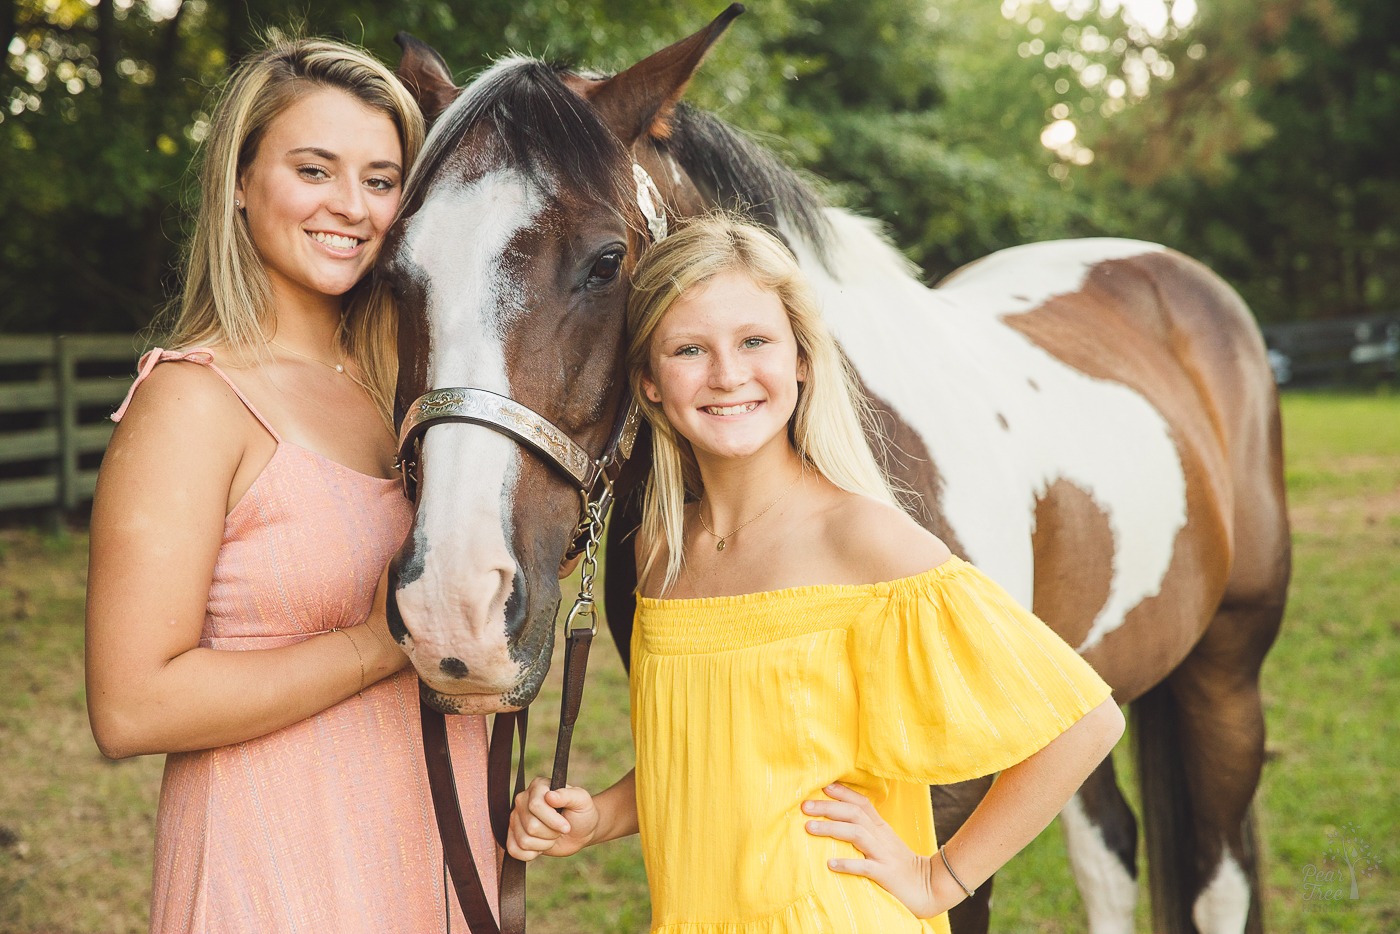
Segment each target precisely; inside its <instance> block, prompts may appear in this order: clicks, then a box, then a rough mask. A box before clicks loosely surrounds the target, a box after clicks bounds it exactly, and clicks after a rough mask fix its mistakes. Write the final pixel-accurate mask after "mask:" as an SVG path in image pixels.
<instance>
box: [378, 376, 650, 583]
mask: <svg viewBox="0 0 1400 934" xmlns="http://www.w3.org/2000/svg"><path fill="white" fill-rule="evenodd" d="M447 422H457V423H466V424H472V425H485V426H486V427H487V428H492V429H494V430H496V431H498V432H500V433H501V434H504V435H506V436H508V437H510V438H514V439H515V440H516V441H518V442H520V443H521V444H523V445H525V447H527V448H529V449H530V450H531V451H534V452H535V453H536V454H538V455H539V456H540V457H541V459H543V460H544V461H545V463H547V464H549V465H550V466H551V467H553V468H555V469H556V470H557V471H559V472H560V473H562V474H563V475H564V477H565V478H566V479H568V480H570V481H571V482H572V483H573V485H574V488H575V489H576V490H578V493H579V496H580V497H581V498H582V503H581V505H580V510H579V520H578V524H577V525H576V526H575V528H574V538H573V540H572V541H571V543H570V545H569V549H568V550H567V551H566V552H565V554H564V557H565V559H572V558H575V557H577V556H578V555H579V554H580V553H581V552H582V551H583V548H584V543H583V535H584V532H585V531H586V530H585V525H586V523H587V521H588V515H589V506H590V505H591V504H594V503H596V504H597V506H598V509H599V512H600V513H602V514H604V515H606V514H607V511H608V507H609V506H611V505H612V484H613V481H614V480H616V479H617V476H618V474H619V473H621V471H622V465H623V464H624V463H625V462H626V461H627V458H629V457H631V456H632V445H633V443H634V442H635V441H636V440H637V427H638V426H639V425H640V423H641V412H640V410H639V409H638V408H637V406H636V404H635V403H631V402H627V403H624V404H623V405H622V406H621V407H620V408H619V410H618V414H617V419H616V421H615V422H614V423H613V430H612V433H611V435H610V436H609V438H608V443H607V445H606V446H605V447H604V448H603V453H602V455H601V456H600V457H598V458H597V459H596V460H595V459H594V458H593V457H591V456H590V455H589V453H588V452H587V451H585V450H584V449H583V448H582V447H580V446H579V445H578V443H577V442H575V441H574V440H573V439H572V438H570V437H569V436H568V435H567V434H565V433H564V432H563V431H562V430H561V429H560V428H559V427H558V426H557V425H555V424H554V423H553V422H551V421H550V420H549V419H547V418H545V417H544V416H543V415H540V414H539V413H538V412H536V411H535V410H534V409H531V408H530V407H529V406H526V405H523V404H521V403H519V402H516V401H515V400H514V399H511V398H509V397H507V396H502V395H499V394H498V393H494V392H491V391H490V390H487V389H473V388H470V387H453V388H450V389H433V390H429V391H428V392H425V393H424V394H423V395H421V396H419V397H418V398H417V399H415V400H414V401H413V404H412V405H411V406H409V408H408V412H407V413H405V415H404V419H403V425H402V427H400V428H399V453H398V458H397V463H396V466H397V467H398V468H399V471H400V473H401V474H402V476H403V490H404V495H405V496H407V497H408V498H409V499H410V500H413V501H414V502H417V499H418V497H417V486H418V478H417V475H416V471H417V469H418V457H419V454H420V448H421V446H422V439H423V436H424V435H425V434H427V431H428V429H429V428H431V427H433V426H434V425H440V424H443V423H447Z"/></svg>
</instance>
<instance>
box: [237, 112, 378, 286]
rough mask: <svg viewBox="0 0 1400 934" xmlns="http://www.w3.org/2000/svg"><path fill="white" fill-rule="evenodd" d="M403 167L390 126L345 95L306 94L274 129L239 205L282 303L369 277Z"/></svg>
mask: <svg viewBox="0 0 1400 934" xmlns="http://www.w3.org/2000/svg"><path fill="white" fill-rule="evenodd" d="M402 164H403V150H402V147H401V146H400V144H399V134H398V130H397V129H396V128H395V126H394V122H393V121H392V120H391V119H389V117H388V116H387V115H386V114H384V113H381V112H380V111H377V110H374V109H371V108H370V107H368V106H366V105H365V104H364V103H362V102H361V101H359V100H358V99H356V98H355V97H353V96H352V95H350V94H349V93H347V92H345V91H342V90H339V89H335V88H323V89H320V90H316V91H312V92H310V93H308V94H306V95H305V96H303V97H301V98H300V99H299V100H297V101H296V102H295V103H293V104H292V105H291V106H289V107H288V108H287V109H286V110H284V111H282V112H281V113H280V114H278V115H277V116H276V117H275V118H274V119H273V120H272V122H271V123H270V124H269V125H268V128H267V132H266V133H265V134H264V136H263V138H262V139H261V140H260V141H259V142H258V148H257V152H256V154H255V155H254V156H253V160H252V162H251V163H250V164H249V165H248V166H247V168H245V169H244V170H243V172H242V175H241V177H240V178H239V184H238V191H237V197H238V198H239V200H241V201H242V202H243V209H244V212H245V217H246V218H247V221H248V231H249V233H250V234H251V236H252V238H253V244H254V245H255V246H256V247H257V249H258V253H259V254H260V255H261V256H262V260H263V265H264V268H265V269H266V270H267V275H268V278H269V279H270V280H271V283H272V292H273V295H274V296H275V298H276V299H277V301H278V302H279V303H281V302H285V301H294V302H296V301H300V302H307V301H309V302H313V303H314V302H323V301H325V300H327V299H328V298H330V297H332V296H340V295H344V294H345V293H346V292H348V291H349V290H350V289H351V288H352V287H353V286H354V285H355V283H357V282H359V281H360V279H361V278H362V277H363V276H364V275H365V273H366V272H368V271H369V268H370V264H371V263H373V262H374V258H375V256H376V255H377V254H378V252H379V246H380V243H381V241H382V238H383V236H384V233H385V231H386V230H387V229H388V227H389V224H390V222H391V221H393V219H394V212H395V211H396V210H397V209H398V206H399V195H400V183H401V182H402V176H403V168H402Z"/></svg>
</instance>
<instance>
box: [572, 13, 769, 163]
mask: <svg viewBox="0 0 1400 934" xmlns="http://www.w3.org/2000/svg"><path fill="white" fill-rule="evenodd" d="M743 12H744V5H743V4H742V3H732V4H730V5H729V8H728V9H727V10H725V11H724V12H723V13H721V14H720V15H719V16H717V17H715V20H714V22H712V23H710V25H708V26H706V27H705V28H704V29H702V30H700V31H699V32H697V33H696V34H695V35H693V36H690V37H689V38H687V39H682V40H681V41H680V42H677V43H676V44H675V45H669V46H667V47H666V48H664V49H662V50H661V51H660V52H656V53H653V54H652V55H650V56H648V57H646V58H644V59H642V60H641V61H640V62H638V63H637V64H635V65H633V66H632V67H631V68H629V69H627V70H626V71H624V72H621V73H620V74H617V75H615V76H613V77H612V78H609V79H607V80H606V81H603V82H601V83H599V84H597V85H594V86H593V87H592V88H590V89H589V90H588V91H586V92H585V93H586V94H587V95H588V97H589V99H590V100H592V102H593V106H594V107H596V108H597V109H598V112H599V114H601V115H602V117H603V120H604V121H605V122H606V123H607V124H608V126H609V127H611V128H612V131H613V132H614V133H616V134H617V137H618V139H620V140H622V142H623V143H625V144H627V145H628V146H630V145H632V144H633V143H635V142H636V141H637V140H638V139H640V138H641V137H642V136H643V135H644V134H647V133H652V134H654V135H656V136H659V137H663V138H664V137H665V136H666V135H667V134H668V132H669V128H668V125H667V119H668V118H669V117H670V115H671V111H672V110H674V109H675V106H676V102H677V101H679V100H680V99H681V95H682V94H684V93H685V86H686V84H688V83H689V82H690V76H691V75H693V74H695V70H696V69H697V68H699V67H700V62H702V61H703V60H704V58H705V53H707V52H709V50H710V46H712V45H714V44H715V40H717V39H718V38H719V37H720V36H721V35H722V34H723V33H724V31H725V29H727V28H728V27H729V24H730V23H731V22H733V21H734V18H735V17H737V16H738V15H739V14H740V13H743Z"/></svg>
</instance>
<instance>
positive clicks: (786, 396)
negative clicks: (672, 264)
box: [641, 271, 806, 461]
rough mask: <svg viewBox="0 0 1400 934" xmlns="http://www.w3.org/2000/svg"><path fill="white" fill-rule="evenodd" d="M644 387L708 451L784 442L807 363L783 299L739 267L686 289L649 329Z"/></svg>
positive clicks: (742, 451)
mask: <svg viewBox="0 0 1400 934" xmlns="http://www.w3.org/2000/svg"><path fill="white" fill-rule="evenodd" d="M647 370H648V372H647V374H646V375H645V376H643V377H642V379H641V383H642V391H643V392H645V393H646V396H647V398H648V399H650V400H651V401H652V402H656V403H660V405H661V409H662V411H663V412H664V413H665V415H666V419H667V421H669V422H670V423H671V426H672V427H674V428H675V429H676V431H677V432H679V433H680V435H681V436H682V437H684V438H685V439H686V440H687V441H689V442H690V444H691V447H692V448H693V449H694V451H695V456H696V458H697V459H699V460H702V461H703V460H705V459H706V458H707V457H712V458H721V459H732V458H744V457H750V456H752V455H754V454H756V453H758V452H759V451H761V450H763V449H764V448H766V447H767V446H769V445H770V444H774V443H778V444H784V445H786V444H787V443H788V440H787V426H788V421H789V419H791V418H792V413H793V410H794V409H795V408H796V406H797V389H798V383H800V382H801V381H802V380H803V379H805V378H806V363H805V361H803V360H802V359H801V356H800V354H799V353H798V348H797V340H796V338H795V337H794V336H793V333H792V325H791V323H790V322H789V320H788V314H787V309H785V308H784V307H783V303H782V300H781V299H779V297H778V296H777V295H776V294H774V293H773V292H770V291H768V290H766V289H764V288H762V287H760V286H759V285H758V284H757V283H755V282H754V281H753V280H752V279H750V278H749V277H748V276H747V275H745V274H744V273H742V272H737V271H735V272H724V273H720V274H719V275H717V276H715V277H714V278H712V279H709V280H708V281H706V282H704V283H701V284H700V285H697V286H694V287H693V288H691V289H689V290H688V291H686V292H685V293H683V294H682V295H681V296H680V297H679V298H677V299H676V301H675V302H674V303H673V304H672V305H671V307H670V309H668V310H667V312H666V314H665V317H663V318H662V319H661V321H660V323H659V324H658V325H657V327H656V330H655V331H654V332H653V333H652V336H651V344H650V353H649V355H648V366H647Z"/></svg>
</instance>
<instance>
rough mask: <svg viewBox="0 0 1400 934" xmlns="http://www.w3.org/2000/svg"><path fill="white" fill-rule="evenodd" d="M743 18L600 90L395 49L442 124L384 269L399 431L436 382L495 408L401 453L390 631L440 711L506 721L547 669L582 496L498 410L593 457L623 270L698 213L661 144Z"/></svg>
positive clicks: (603, 431)
mask: <svg viewBox="0 0 1400 934" xmlns="http://www.w3.org/2000/svg"><path fill="white" fill-rule="evenodd" d="M740 12H742V7H738V5H737V4H736V5H735V6H734V7H731V8H730V9H729V10H727V11H725V13H724V14H722V15H721V16H720V17H719V18H718V19H716V20H715V21H714V22H713V23H712V24H710V26H709V27H707V28H706V29H705V30H703V31H701V32H699V33H697V34H696V35H694V36H691V37H690V38H688V39H685V40H683V41H681V42H678V43H676V44H675V45H673V46H670V47H668V48H666V49H663V50H661V51H660V52H657V53H656V54H654V55H652V56H650V57H648V58H646V59H644V60H643V61H642V62H640V63H638V64H636V65H634V66H633V67H632V68H629V69H627V70H626V71H624V72H621V73H620V74H618V75H616V76H613V77H610V78H604V77H598V76H590V75H585V74H578V73H574V72H570V71H567V70H565V69H562V68H559V67H555V66H551V65H547V64H545V63H543V62H538V61H534V60H529V59H523V58H508V59H504V60H502V61H500V62H498V63H497V64H496V65H494V66H493V67H491V68H490V69H488V70H487V71H486V72H484V73H483V74H482V75H481V76H480V77H478V78H477V79H476V80H475V81H473V82H472V83H471V84H470V85H469V86H467V87H466V88H463V89H458V88H456V87H455V86H454V85H453V82H452V78H451V75H450V73H449V71H448V70H447V67H446V65H445V64H444V63H443V61H442V60H441V58H440V57H438V56H437V54H436V53H435V52H433V51H432V50H431V49H429V48H427V47H426V46H424V45H422V44H421V43H418V42H416V41H415V40H411V39H408V40H406V41H405V55H404V59H403V61H402V63H401V64H400V67H399V73H400V76H401V77H402V78H403V79H404V81H405V83H406V84H407V85H408V86H409V87H410V88H411V89H413V90H414V91H415V94H416V96H417V97H418V99H419V101H420V103H421V104H422V106H423V108H424V111H425V112H426V113H427V114H428V116H429V118H430V119H433V120H434V121H435V122H434V125H433V128H432V131H431V133H430V135H429V138H428V141H427V143H426V144H425V147H424V151H423V155H422V156H421V158H420V160H419V163H418V165H417V166H416V167H415V168H414V171H413V174H412V177H411V179H410V180H409V183H408V189H407V191H406V192H405V198H404V208H403V211H402V214H401V216H400V218H399V220H398V221H397V223H396V224H395V226H394V228H393V230H392V231H391V232H390V234H389V237H388V242H387V243H386V245H385V248H384V251H383V254H382V259H381V263H380V273H381V275H383V276H384V277H386V278H387V279H388V280H389V282H390V283H391V284H392V286H393V288H394V291H395V294H396V295H397V296H398V299H399V307H400V314H401V317H400V324H399V366H400V369H399V383H398V393H397V404H396V417H397V418H398V419H399V420H400V421H403V420H404V419H405V417H406V416H407V417H408V419H409V424H410V425H412V423H413V420H414V419H416V418H420V417H422V411H423V410H424V407H425V404H424V403H423V402H420V396H422V395H423V394H424V393H426V392H428V391H429V390H434V389H442V388H448V387H453V388H456V387H464V388H467V389H470V390H485V391H486V392H485V393H457V394H455V396H453V397H450V398H448V400H447V402H446V403H444V400H443V397H441V396H439V397H437V398H436V399H434V400H429V402H428V403H427V407H428V408H432V406H433V405H434V404H436V405H437V406H438V407H439V408H451V407H453V406H455V408H453V411H455V412H457V413H458V414H459V415H460V414H463V413H466V414H467V415H468V416H469V415H470V414H471V412H469V411H468V410H473V406H475V407H476V408H475V409H474V410H473V411H475V412H476V413H477V414H483V413H482V412H481V411H480V410H481V409H483V407H484V408H486V409H493V410H494V411H492V412H490V413H485V414H489V416H490V417H489V418H481V419H478V418H473V417H462V418H457V419H453V420H450V421H446V422H434V423H433V424H432V425H431V427H430V428H426V429H424V428H420V429H419V431H418V434H417V435H416V438H412V439H410V443H409V448H408V449H407V452H406V453H402V455H401V456H403V457H404V459H405V460H408V461H411V462H413V465H414V470H413V472H414V474H415V476H416V481H417V482H416V498H417V514H416V516H415V518H414V523H413V528H412V532H411V533H410V535H409V537H408V540H407V541H406V542H405V544H404V546H403V548H402V550H401V551H400V552H399V554H398V555H397V557H396V558H395V560H394V563H393V568H392V571H391V599H390V614H389V615H390V626H391V628H392V629H393V631H394V634H395V637H396V638H397V639H399V641H400V642H401V643H402V644H403V645H404V647H405V648H406V650H407V651H408V654H409V657H410V658H411V659H412V660H413V664H414V666H415V667H416V668H417V670H418V674H419V676H420V678H421V679H422V681H423V683H424V684H425V685H426V686H427V691H426V692H425V697H426V698H427V699H428V701H429V702H430V703H433V704H434V705H435V706H438V707H440V708H441V709H443V710H445V711H448V712H454V713H455V712H460V713H485V712H491V711H498V710H508V709H515V708H518V707H521V706H523V705H525V704H528V703H529V702H530V701H531V700H532V699H533V698H534V696H535V693H536V692H537V691H538V689H539V685H540V683H541V682H542V681H543V679H544V675H545V672H546V671H547V670H548V668H549V661H550V650H551V647H552V645H553V641H554V637H553V627H554V621H555V615H556V612H557V610H558V605H559V584H558V580H557V572H558V569H559V567H560V563H561V559H562V558H563V556H564V554H565V551H566V549H567V548H568V546H569V544H570V542H571V541H572V540H573V538H574V536H575V534H576V529H577V526H578V523H579V519H580V499H581V498H580V493H579V485H578V484H576V483H575V482H573V481H571V480H570V479H568V477H567V476H566V474H565V472H564V471H562V470H560V469H559V468H558V467H557V466H556V465H553V464H551V463H548V462H547V461H546V459H545V458H542V457H541V456H539V454H538V453H537V452H536V451H533V450H531V449H530V448H528V447H526V446H524V445H523V444H522V443H521V441H522V439H523V440H524V441H526V442H531V440H532V438H533V440H534V441H539V440H540V433H541V432H545V433H547V432H548V429H547V428H543V427H541V426H537V425H534V424H531V423H530V422H529V420H528V417H526V418H522V417H521V413H520V410H518V409H512V408H511V407H510V406H509V404H508V403H503V402H499V401H498V397H499V398H504V399H507V400H514V401H515V402H516V403H519V404H521V405H523V406H526V407H528V408H529V409H531V410H533V411H534V412H535V413H538V414H539V415H541V416H543V418H544V419H547V420H548V422H550V423H552V424H553V426H557V428H558V429H559V431H560V432H562V434H563V435H566V436H567V437H568V438H570V439H572V441H573V442H574V443H576V444H577V445H578V446H579V447H580V448H582V450H583V451H585V452H587V454H588V458H589V459H597V458H599V457H600V456H601V454H602V452H603V451H604V449H605V448H606V447H607V446H608V443H609V436H610V434H611V433H612V432H613V431H614V429H615V426H616V425H617V424H618V417H619V413H620V412H621V411H622V410H623V408H624V406H625V404H626V383H625V380H624V379H623V376H622V372H621V366H622V355H623V349H624V348H623V314H624V308H625V304H626V300H627V291H628V271H629V269H630V267H631V265H632V263H633V262H635V260H636V257H637V255H638V254H639V253H640V252H641V249H642V248H643V247H644V246H645V245H646V243H647V241H648V237H649V236H655V235H656V234H657V233H658V232H659V231H658V230H657V224H658V220H662V219H664V214H661V215H659V217H658V211H659V210H660V205H655V208H653V207H652V205H653V204H654V203H655V201H656V200H662V201H664V203H665V204H666V205H667V206H669V207H670V208H672V209H673V210H677V209H679V210H680V211H683V212H686V211H693V210H695V209H696V208H698V207H699V205H700V195H699V192H698V191H697V190H696V189H695V187H694V186H693V185H691V184H690V183H689V180H688V176H687V175H686V174H685V173H684V172H682V171H681V170H680V169H679V167H678V166H677V165H676V164H675V163H674V162H672V161H671V160H670V157H669V156H668V155H667V154H666V152H665V149H664V147H663V146H661V145H659V144H658V143H657V142H656V140H657V139H659V138H661V137H664V135H665V132H666V127H667V120H668V119H669V117H670V114H671V112H672V110H673V109H674V107H675V105H676V102H677V100H678V99H679V97H680V95H681V92H682V90H683V89H684V87H685V84H686V82H687V81H688V80H689V79H690V77H691V75H692V73H693V72H694V70H695V69H696V67H698V65H699V64H700V61H701V59H702V58H703V57H704V55H705V52H706V51H707V50H708V49H709V47H710V45H711V44H712V43H713V42H714V41H715V39H717V38H718V37H719V35H720V34H721V33H722V32H723V30H724V28H725V27H726V26H727V25H728V23H729V21H730V20H732V19H733V18H734V17H735V16H737V15H738V14H739V13H740ZM634 166H640V167H641V169H642V171H638V170H637V169H635V168H634ZM653 179H654V180H655V181H652V180H653ZM658 185H659V187H660V189H661V191H660V192H659V195H660V198H659V199H658V197H657V194H658V193H657V186H658ZM649 222H650V223H649ZM663 222H664V221H663ZM482 421H495V422H496V423H497V426H496V427H489V426H487V425H485V424H482V423H481V422H482ZM503 422H504V423H507V424H505V425H504V426H503V425H502V423H503ZM503 428H504V430H503ZM512 435H514V436H512ZM537 446H538V445H537ZM544 446H546V447H548V446H549V444H548V439H546V440H545V444H544ZM576 453H577V452H576ZM585 466H587V465H586V464H585Z"/></svg>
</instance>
